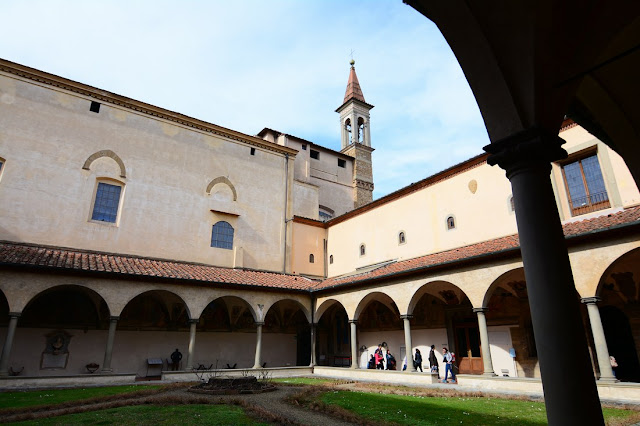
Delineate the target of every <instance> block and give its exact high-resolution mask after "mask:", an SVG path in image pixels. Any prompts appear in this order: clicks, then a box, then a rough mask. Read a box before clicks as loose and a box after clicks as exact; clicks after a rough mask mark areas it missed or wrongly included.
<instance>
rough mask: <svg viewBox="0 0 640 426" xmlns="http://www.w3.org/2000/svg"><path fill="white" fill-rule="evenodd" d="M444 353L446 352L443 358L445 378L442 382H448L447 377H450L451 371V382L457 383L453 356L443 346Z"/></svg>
mask: <svg viewBox="0 0 640 426" xmlns="http://www.w3.org/2000/svg"><path fill="white" fill-rule="evenodd" d="M442 353H443V354H444V356H443V358H442V362H444V380H443V381H442V383H448V382H447V377H449V373H451V383H456V373H454V372H453V357H452V356H451V353H449V350H448V349H447V348H442Z"/></svg>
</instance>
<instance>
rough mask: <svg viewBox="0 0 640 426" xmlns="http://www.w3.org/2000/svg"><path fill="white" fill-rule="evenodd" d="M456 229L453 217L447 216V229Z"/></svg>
mask: <svg viewBox="0 0 640 426" xmlns="http://www.w3.org/2000/svg"><path fill="white" fill-rule="evenodd" d="M455 227H456V220H455V219H454V218H453V216H449V217H448V218H447V229H455Z"/></svg>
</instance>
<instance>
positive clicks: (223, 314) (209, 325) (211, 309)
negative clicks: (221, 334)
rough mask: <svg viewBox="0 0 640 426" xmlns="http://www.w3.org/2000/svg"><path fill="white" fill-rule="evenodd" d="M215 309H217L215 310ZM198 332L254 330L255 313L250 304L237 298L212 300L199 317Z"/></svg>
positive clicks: (220, 297) (222, 297) (227, 297)
mask: <svg viewBox="0 0 640 426" xmlns="http://www.w3.org/2000/svg"><path fill="white" fill-rule="evenodd" d="M216 307H217V308H218V309H216ZM247 315H248V316H247ZM198 318H199V320H200V321H199V322H198V330H200V331H206V330H213V331H215V330H221V329H225V328H226V331H234V330H242V329H255V327H256V313H255V311H254V310H253V308H252V307H251V304H250V303H249V302H247V301H246V300H245V299H244V298H242V297H238V296H219V297H215V298H212V300H210V301H209V303H207V305H206V306H205V307H204V309H203V310H202V312H200V315H199V317H198Z"/></svg>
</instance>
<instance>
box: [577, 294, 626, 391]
mask: <svg viewBox="0 0 640 426" xmlns="http://www.w3.org/2000/svg"><path fill="white" fill-rule="evenodd" d="M599 301H600V298H599V297H585V298H583V299H582V303H584V304H585V305H587V312H588V313H589V323H590V324H591V333H592V334H593V343H594V344H595V347H596V356H597V357H598V367H599V368H600V378H599V379H598V381H600V382H617V381H618V380H617V379H616V376H615V375H614V374H613V369H612V368H611V362H610V361H609V348H608V347H607V339H606V338H605V336H604V328H602V320H601V319H600V310H599V309H598V305H597V303H598V302H599Z"/></svg>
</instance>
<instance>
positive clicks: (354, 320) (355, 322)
mask: <svg viewBox="0 0 640 426" xmlns="http://www.w3.org/2000/svg"><path fill="white" fill-rule="evenodd" d="M357 323H358V320H357V319H353V320H352V319H350V320H349V324H357Z"/></svg>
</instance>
